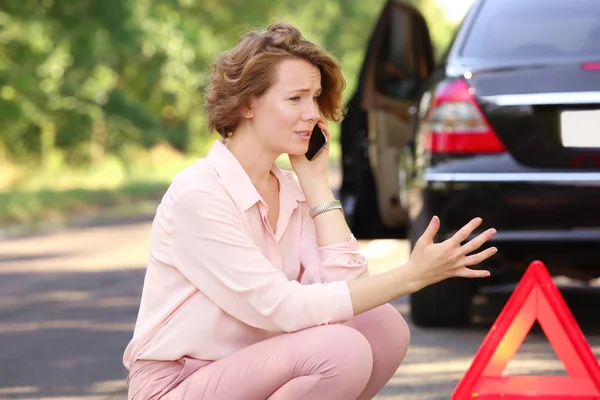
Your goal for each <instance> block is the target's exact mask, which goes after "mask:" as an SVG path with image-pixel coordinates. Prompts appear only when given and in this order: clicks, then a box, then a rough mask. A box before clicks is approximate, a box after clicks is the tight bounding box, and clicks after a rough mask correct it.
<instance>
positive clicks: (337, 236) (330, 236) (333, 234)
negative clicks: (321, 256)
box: [300, 176, 351, 247]
mask: <svg viewBox="0 0 600 400" xmlns="http://www.w3.org/2000/svg"><path fill="white" fill-rule="evenodd" d="M300 186H301V187H302V192H303V193H304V196H305V197H306V201H307V203H308V206H309V208H313V207H315V206H316V205H319V204H322V203H327V202H330V201H332V200H335V197H334V195H333V191H332V190H331V186H330V185H329V181H328V179H327V176H324V177H322V178H316V179H307V180H305V181H304V182H303V181H302V180H300ZM313 220H314V224H315V232H316V237H317V245H318V246H321V247H323V246H328V245H331V244H334V243H344V242H347V241H348V238H349V237H350V234H351V232H350V228H348V224H347V223H346V218H345V217H344V214H343V212H342V211H341V210H339V209H336V210H331V211H327V212H324V213H321V214H319V215H316V216H315V217H314V219H313Z"/></svg>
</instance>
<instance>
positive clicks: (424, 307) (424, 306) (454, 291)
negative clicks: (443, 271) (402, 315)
mask: <svg viewBox="0 0 600 400" xmlns="http://www.w3.org/2000/svg"><path fill="white" fill-rule="evenodd" d="M471 286H472V285H470V282H469V281H468V280H467V279H464V278H451V279H446V280H444V281H442V282H438V283H436V284H433V285H430V286H427V287H425V288H423V289H421V290H419V291H418V292H415V293H413V294H411V296H410V307H411V318H412V321H413V323H414V324H415V325H418V326H422V327H461V326H466V325H469V324H470V322H471V302H472V299H473V289H472V287H471Z"/></svg>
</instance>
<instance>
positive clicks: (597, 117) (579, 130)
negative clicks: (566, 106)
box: [560, 110, 600, 148]
mask: <svg viewBox="0 0 600 400" xmlns="http://www.w3.org/2000/svg"><path fill="white" fill-rule="evenodd" d="M560 132H561V139H562V143H563V146H565V147H579V148H595V147H598V148H600V110H592V111H563V112H562V113H561V114H560Z"/></svg>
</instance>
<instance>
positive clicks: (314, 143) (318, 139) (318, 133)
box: [305, 125, 327, 161]
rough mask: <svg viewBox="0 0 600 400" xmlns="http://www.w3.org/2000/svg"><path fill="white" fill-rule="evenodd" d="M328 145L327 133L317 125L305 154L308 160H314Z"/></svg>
mask: <svg viewBox="0 0 600 400" xmlns="http://www.w3.org/2000/svg"><path fill="white" fill-rule="evenodd" d="M326 145H327V135H326V134H325V132H323V130H322V129H321V128H319V125H315V127H314V128H313V131H312V133H311V135H310V139H309V141H308V151H307V152H306V154H305V155H306V158H307V159H308V161H312V160H314V159H315V157H316V156H317V155H318V154H319V152H320V151H321V150H322V149H323V147H325V146H326Z"/></svg>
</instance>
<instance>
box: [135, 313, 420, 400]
mask: <svg viewBox="0 0 600 400" xmlns="http://www.w3.org/2000/svg"><path fill="white" fill-rule="evenodd" d="M409 341H410V333H409V330H408V326H407V325H406V322H405V321H404V318H402V316H401V315H400V313H398V311H397V310H396V309H395V308H394V307H392V306H391V305H389V304H387V305H384V306H381V307H378V308H376V309H373V310H370V311H367V312H365V313H363V314H360V315H358V316H356V317H355V318H354V320H352V321H350V322H348V323H346V324H334V325H324V326H317V327H313V328H308V329H304V330H302V331H298V332H294V333H285V334H282V335H279V336H277V337H274V338H272V339H268V340H265V341H262V342H259V343H256V344H254V345H252V346H249V347H247V348H245V349H243V350H240V351H238V352H237V353H234V354H231V355H229V356H227V357H224V358H222V359H220V360H217V361H215V362H212V363H210V364H208V365H207V364H206V362H204V361H200V360H195V359H193V358H184V359H182V360H178V361H138V362H136V363H134V364H133V366H132V367H131V373H130V381H129V397H128V398H129V400H156V399H164V400H168V399H173V400H175V399H177V400H188V399H193V400H200V399H202V400H238V399H240V400H241V399H243V400H265V399H268V400H293V399H305V400H309V399H310V400H312V399H314V400H338V399H339V400H352V399H360V400H364V399H372V398H373V397H374V396H375V395H376V394H377V392H379V390H380V389H381V388H382V387H383V386H385V384H386V383H387V382H388V381H389V380H390V379H391V378H392V376H393V375H394V373H395V372H396V370H397V369H398V366H399V365H400V363H401V362H402V360H403V359H404V356H405V354H406V351H407V349H408V345H409Z"/></svg>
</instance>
